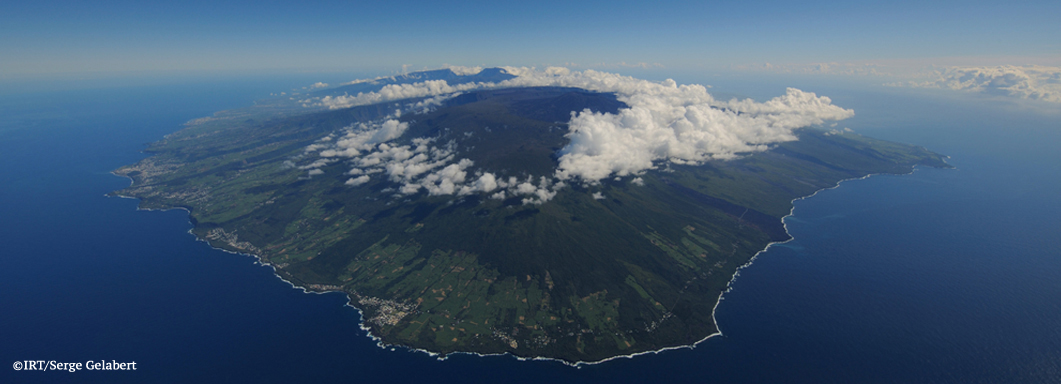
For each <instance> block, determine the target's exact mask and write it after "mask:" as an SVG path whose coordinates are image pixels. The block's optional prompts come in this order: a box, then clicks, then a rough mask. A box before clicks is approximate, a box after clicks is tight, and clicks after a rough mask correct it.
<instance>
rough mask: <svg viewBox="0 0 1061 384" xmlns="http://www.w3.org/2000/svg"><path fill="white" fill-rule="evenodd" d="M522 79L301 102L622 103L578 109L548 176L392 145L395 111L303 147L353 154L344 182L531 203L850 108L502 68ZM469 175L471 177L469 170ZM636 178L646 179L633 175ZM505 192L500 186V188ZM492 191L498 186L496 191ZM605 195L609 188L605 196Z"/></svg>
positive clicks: (768, 139)
mask: <svg viewBox="0 0 1061 384" xmlns="http://www.w3.org/2000/svg"><path fill="white" fill-rule="evenodd" d="M503 69H504V70H505V71H506V72H507V73H509V74H511V75H515V76H517V77H515V78H513V79H509V80H505V81H502V82H498V83H467V84H460V85H456V86H451V85H449V84H448V83H446V82H445V81H443V80H430V81H423V82H417V83H411V84H392V85H387V86H385V87H383V88H382V89H381V90H380V91H378V92H367V93H359V94H357V95H354V96H350V95H343V96H334V97H333V96H329V97H324V98H321V99H313V100H305V101H304V103H306V104H313V103H316V104H317V105H322V106H327V107H329V108H333V109H334V108H345V107H349V106H354V105H367V104H374V103H379V102H384V101H392V100H399V99H407V98H426V99H424V100H423V101H421V102H420V104H417V105H412V104H411V105H409V107H410V108H409V109H410V110H418V109H421V108H430V107H434V106H440V105H442V102H443V101H445V100H446V99H448V98H450V97H453V96H455V95H457V94H459V93H461V92H466V91H470V90H477V89H497V88H512V87H527V86H562V87H575V88H581V89H586V90H590V91H598V92H610V93H615V94H616V96H617V98H618V99H619V100H620V101H622V102H624V103H626V105H627V106H628V107H627V108H622V109H620V110H619V111H618V113H614V114H612V113H598V112H592V111H589V110H584V111H579V112H576V113H573V114H572V117H571V120H570V121H569V124H568V126H569V132H568V134H567V137H568V138H569V139H570V142H569V144H568V145H567V146H565V147H564V148H563V149H562V150H561V153H560V155H561V156H560V158H559V164H558V166H557V169H556V170H555V171H554V173H553V175H551V177H541V178H540V179H539V180H537V181H536V182H535V180H533V179H527V180H524V181H520V180H517V179H516V178H515V177H509V178H508V179H507V180H505V179H501V178H498V177H497V176H496V175H494V174H491V173H489V172H483V171H482V170H478V171H475V170H474V169H471V167H472V166H473V163H472V162H471V160H468V159H460V158H459V157H458V151H457V150H456V144H455V143H454V142H450V143H447V144H446V145H444V146H435V145H434V144H433V143H432V140H431V139H424V138H417V139H414V140H413V141H412V144H410V145H404V146H395V145H391V144H388V142H389V141H391V140H394V139H396V138H398V137H400V136H401V135H402V134H403V133H404V132H405V130H406V129H407V128H408V123H405V122H401V121H399V120H397V119H395V118H388V119H384V120H382V121H379V122H375V123H371V124H360V125H358V126H356V127H350V128H348V129H347V130H346V131H345V132H344V133H342V134H341V136H338V137H336V138H335V139H334V140H331V139H330V138H331V136H329V139H328V140H321V141H318V142H317V143H314V144H313V145H311V146H310V147H309V148H307V153H310V152H315V151H319V156H321V157H322V158H325V159H328V158H348V159H350V163H351V164H352V165H353V169H352V170H351V171H350V172H349V174H350V175H351V176H357V175H360V176H359V177H357V178H352V179H350V180H348V181H347V184H350V185H359V184H361V183H364V182H367V181H368V176H367V175H368V174H370V173H377V172H386V173H387V175H388V178H389V179H390V180H391V181H392V182H395V183H399V184H401V188H400V189H399V192H400V193H401V194H413V193H417V192H419V191H420V190H427V191H428V193H429V194H431V195H453V194H457V195H467V194H472V193H492V194H491V197H492V198H504V197H505V196H523V197H524V198H523V202H524V203H525V204H531V203H533V204H542V203H544V202H547V201H549V200H550V199H552V198H553V197H555V195H556V193H557V191H558V190H560V189H562V188H563V187H564V186H565V185H566V184H564V181H565V180H572V181H576V182H583V183H588V184H596V183H598V182H599V181H600V180H602V179H604V178H607V177H626V176H629V175H639V174H642V173H644V172H646V171H648V170H650V169H654V168H656V167H658V166H659V165H661V164H663V163H666V162H674V163H679V164H697V163H700V162H703V161H708V160H712V159H730V158H734V157H736V156H738V155H739V154H742V153H749V152H756V151H763V150H766V149H768V148H769V146H770V144H774V143H778V142H784V141H791V140H796V139H797V138H796V136H795V135H794V133H793V131H794V130H795V129H797V128H801V127H805V126H809V125H816V124H822V123H824V122H826V121H831V120H832V121H835V120H842V119H846V118H848V117H851V116H853V115H854V112H853V111H851V110H849V109H844V108H841V107H838V106H835V105H833V104H832V100H830V99H829V98H828V97H824V96H818V95H816V94H814V93H810V92H804V91H801V90H798V89H795V88H789V89H788V90H787V91H786V92H785V94H784V95H781V96H778V97H776V98H773V99H771V100H768V101H765V102H757V101H754V100H750V99H748V100H736V99H733V100H716V99H715V98H714V97H712V96H711V95H710V94H709V93H708V92H707V87H705V86H702V85H695V84H693V85H679V84H677V83H676V82H675V81H673V80H666V81H663V82H652V81H647V80H640V79H635V78H632V77H627V76H621V75H617V74H612V73H606V72H598V71H593V70H585V71H571V70H570V69H567V68H559V67H550V68H546V69H544V70H538V69H534V68H514V67H504V68H503ZM480 70H481V68H472V69H467V70H464V69H454V72H455V73H458V74H461V73H478V71H480ZM469 172H471V173H474V176H471V177H469ZM633 183H634V184H636V185H643V180H642V179H640V178H635V179H634V180H633ZM499 189H500V191H498V190H499ZM495 191H496V192H495ZM600 196H603V195H600Z"/></svg>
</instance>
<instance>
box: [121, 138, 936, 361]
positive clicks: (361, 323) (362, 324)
mask: <svg viewBox="0 0 1061 384" xmlns="http://www.w3.org/2000/svg"><path fill="white" fill-rule="evenodd" d="M945 157H946V158H950V156H945ZM952 168H953V167H952ZM916 171H917V165H916V164H915V165H912V166H911V170H910V172H907V173H902V174H892V173H871V174H867V175H864V176H861V177H852V178H847V179H842V180H839V181H837V182H836V184H835V185H833V186H831V187H826V188H821V189H818V190H816V191H814V192H813V193H811V194H809V195H806V196H801V197H797V198H794V199H792V200H791V201H789V204H790V205H791V207H790V208H789V213H788V214H786V215H785V216H783V217H781V224H782V227H783V228H784V230H785V234H787V235H788V237H789V238H788V239H786V240H783V241H774V242H769V243H767V244H766V246H764V247H763V249H761V250H759V251H757V252H756V253H755V254H754V255H752V257H751V258H750V259H749V260H748V261H747V262H746V263H744V264H743V265H741V266H739V267H737V269H736V270H735V271H734V273H733V275H732V276H731V277H730V280H729V281H728V282H727V283H726V288H725V289H724V290H723V291H722V292H721V293H720V294H719V296H718V299H717V300H716V301H715V305H714V307H712V310H711V320H712V322H713V323H714V327H715V332H714V333H711V334H709V335H707V336H705V337H704V338H702V339H700V340H698V341H696V342H693V343H691V344H684V345H677V346H671V347H664V348H660V349H655V350H649V351H642V352H637V353H632V354H627V355H616V356H611V357H608V358H605V359H601V360H597V361H576V362H570V361H567V360H563V359H557V358H549V357H540V356H536V357H524V356H517V355H514V354H512V353H511V352H503V353H490V354H483V353H477V352H461V351H455V352H450V353H447V354H441V353H438V352H432V351H428V350H425V349H419V348H413V347H409V346H405V345H400V344H387V343H385V342H384V341H383V339H382V338H381V337H379V336H376V335H374V334H373V333H372V329H371V328H370V327H367V326H366V325H365V317H364V312H363V311H362V310H361V308H358V307H357V306H355V305H353V304H352V303H353V297H352V294H351V293H348V292H345V291H340V290H312V289H308V288H306V287H303V286H299V285H296V284H294V283H293V282H291V281H289V280H287V279H285V278H284V277H283V276H281V275H280V273H279V272H278V271H277V269H276V266H274V265H273V264H272V263H269V262H266V261H264V260H262V258H261V256H260V255H256V254H253V253H245V252H238V251H232V250H229V249H224V248H221V247H217V246H214V245H213V244H211V243H210V241H209V240H208V239H205V238H201V237H199V236H198V235H196V234H195V233H194V232H193V230H194V228H195V224H194V223H192V222H191V220H189V224H192V228H189V229H188V231H187V232H188V233H189V234H191V235H192V237H194V238H195V240H196V241H202V242H204V243H206V244H207V246H209V247H210V248H213V249H217V250H221V251H223V252H226V253H230V254H236V255H242V256H250V257H253V258H254V259H255V261H254V264H257V265H261V266H266V267H270V268H272V272H273V275H274V276H276V277H277V278H279V279H280V280H281V281H283V282H285V283H287V284H288V285H290V286H291V287H292V288H295V289H299V290H301V291H302V292H303V293H313V294H328V293H342V294H344V295H345V296H346V304H344V305H345V306H349V307H351V308H354V309H355V310H357V312H358V316H359V317H360V320H359V321H358V327H359V328H360V329H361V330H363V331H365V334H366V335H367V336H368V337H369V338H370V339H372V340H373V341H375V342H376V346H377V347H379V348H382V349H388V348H389V349H391V350H394V349H395V348H403V349H406V350H409V351H414V352H422V353H426V354H427V355H428V356H431V357H435V358H437V359H438V360H440V361H441V360H446V359H447V358H448V357H449V355H452V354H466V355H474V356H477V357H487V356H505V355H510V356H512V357H514V358H515V359H516V360H518V361H556V362H560V363H562V364H564V365H566V366H570V367H574V368H581V367H582V366H583V365H587V366H588V365H596V364H602V363H605V362H608V361H612V360H616V359H620V358H629V359H632V358H634V357H637V356H642V355H647V354H659V353H662V352H666V351H670V350H677V349H695V348H696V346H698V345H699V344H700V343H703V342H705V341H707V340H708V339H710V338H712V337H715V336H722V335H723V333H722V327H721V326H720V325H719V323H718V321H717V319H716V314H717V313H718V306H719V304H721V303H722V301H723V300H724V299H725V294H726V293H728V292H730V291H731V290H732V289H733V282H734V281H736V279H737V277H738V276H740V271H741V270H742V269H745V268H747V267H750V266H751V265H752V264H753V263H754V262H755V259H757V258H758V257H759V255H760V254H762V253H763V252H766V251H768V250H769V249H770V247H772V246H774V245H776V244H785V243H788V242H790V241H792V240H795V237H794V236H792V234H791V233H790V232H789V231H788V223H786V222H785V219H787V218H788V217H791V216H794V214H795V202H796V201H798V200H803V199H808V198H811V197H814V196H816V195H818V193H819V192H822V191H825V190H831V189H835V188H839V187H840V185H841V184H842V183H844V182H845V181H851V180H863V179H867V178H869V177H870V176H875V175H881V174H888V175H896V176H904V175H909V174H912V173H914V172H916ZM110 173H111V174H112V175H115V176H120V177H125V178H127V179H129V180H130V186H132V185H133V184H135V180H134V179H133V178H132V177H129V176H126V175H119V174H117V173H114V172H113V171H112V172H110ZM105 196H107V197H119V198H124V199H136V200H141V201H142V199H140V198H137V197H132V196H125V195H121V194H117V193H114V192H111V193H107V194H105ZM173 209H181V210H184V211H185V212H187V213H188V214H189V218H190V214H191V211H190V210H188V209H187V208H185V207H169V208H157V209H156V208H141V207H140V204H139V203H137V207H136V210H138V211H168V210H173Z"/></svg>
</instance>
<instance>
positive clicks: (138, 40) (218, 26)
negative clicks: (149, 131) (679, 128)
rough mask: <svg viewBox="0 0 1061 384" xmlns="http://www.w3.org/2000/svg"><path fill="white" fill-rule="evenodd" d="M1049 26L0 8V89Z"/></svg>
mask: <svg viewBox="0 0 1061 384" xmlns="http://www.w3.org/2000/svg"><path fill="white" fill-rule="evenodd" d="M1058 15H1061V2H1058V1H1026V2H1016V3H1013V2H1002V1H993V2H975V1H948V2H924V1H915V2H875V3H873V4H863V2H853V1H802V2H778V1H719V2H707V1H671V2H647V1H636V2H623V1H584V2H573V1H552V0H545V1H532V2H528V1H520V2H508V1H464V2H459V3H451V4H447V3H444V2H438V1H401V0H399V1H388V2H381V1H373V2H362V1H334V2H333V1H307V2H292V1H255V2H232V1H182V2H139V1H136V2H134V1H99V2H74V1H36V2H28V1H23V2H8V3H6V4H5V5H4V7H3V12H0V80H3V79H28V78H48V77H55V76H63V75H69V74H99V75H114V74H129V73H143V72H148V73H155V72H182V71H185V72H187V71H198V72H218V73H221V72H237V73H239V72H246V71H289V72H291V71H293V72H314V71H344V70H351V69H356V70H362V71H378V72H381V73H382V72H394V71H396V70H400V69H401V68H403V66H405V68H413V69H421V68H438V67H441V66H444V65H465V66H499V65H512V66H538V67H544V66H548V65H563V66H568V67H572V68H597V69H610V68H611V69H614V68H627V67H633V66H642V67H646V68H666V69H669V70H679V71H680V70H686V71H696V70H719V69H733V68H760V69H761V68H770V69H776V68H779V67H782V68H783V67H786V66H813V65H816V64H817V63H833V64H834V67H835V65H837V64H839V65H840V66H841V67H842V66H844V65H865V64H872V65H883V66H925V65H951V66H955V65H957V66H980V65H1003V64H1006V65H1048V66H1061V23H1059V22H1057V18H1058Z"/></svg>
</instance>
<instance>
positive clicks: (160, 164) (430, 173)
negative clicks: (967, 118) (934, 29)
mask: <svg viewBox="0 0 1061 384" xmlns="http://www.w3.org/2000/svg"><path fill="white" fill-rule="evenodd" d="M509 72H511V71H505V70H498V69H491V70H482V71H480V72H478V73H475V74H458V73H456V72H454V71H450V70H442V71H428V72H419V73H414V74H410V75H404V76H396V77H390V78H383V79H376V80H375V81H366V82H359V83H354V84H350V85H347V86H346V87H347V88H345V89H339V90H338V91H336V90H331V91H330V92H331V93H330V94H328V95H317V96H314V95H312V94H309V95H303V96H299V97H285V98H278V99H275V100H272V101H269V100H266V101H263V102H259V103H258V104H256V105H255V106H253V107H249V108H244V109H239V110H232V111H223V112H219V113H218V114H216V115H215V116H212V117H208V118H202V119H197V120H193V121H191V122H189V123H188V124H187V125H186V127H184V128H183V129H182V130H180V131H177V132H175V133H173V134H170V135H168V136H166V137H165V138H164V139H162V140H160V141H158V142H156V143H153V144H150V145H149V146H148V148H147V149H146V152H147V153H148V154H149V155H150V156H149V157H147V158H144V159H143V160H141V161H140V162H138V163H136V164H133V165H129V166H126V167H122V168H120V169H118V170H116V171H114V173H115V174H117V175H121V176H125V177H128V178H130V179H132V183H131V185H130V186H129V187H128V188H125V189H122V190H120V191H115V192H113V194H114V195H117V196H125V197H133V198H137V199H140V203H139V204H140V207H141V208H143V209H173V208H182V209H186V210H187V211H188V213H189V217H190V220H191V223H192V224H193V228H192V230H191V231H192V233H193V234H195V236H197V237H199V238H201V239H203V240H205V241H208V242H209V244H210V245H212V246H214V247H217V248H220V249H224V250H228V251H231V252H238V253H243V254H248V255H253V256H254V257H257V258H259V259H260V261H261V262H262V263H265V264H268V265H271V266H273V267H274V268H275V271H276V274H277V275H278V276H280V277H281V278H283V279H284V280H286V281H288V282H290V283H291V284H293V285H295V286H297V287H301V288H304V289H306V290H309V291H315V292H328V291H334V292H342V293H344V294H346V295H348V297H349V300H350V305H352V306H354V307H356V308H357V309H359V310H360V311H361V313H362V327H363V328H365V329H367V330H368V331H369V333H370V334H371V335H372V336H373V337H375V338H378V340H379V342H380V344H381V345H386V346H404V347H408V348H412V349H417V350H423V351H428V352H431V353H437V354H440V355H441V356H445V355H446V354H450V353H456V352H466V353H478V354H503V353H509V354H512V355H515V356H518V357H520V358H544V359H557V360H561V361H564V362H567V363H572V364H574V363H580V362H597V361H602V360H607V359H610V358H613V357H616V356H629V355H635V354H638V353H645V352H651V351H658V350H662V349H667V348H674V347H681V346H689V345H694V344H695V343H697V342H700V341H702V340H704V339H706V338H708V337H710V336H712V335H716V334H718V325H717V324H716V322H715V319H714V310H715V307H716V305H717V304H718V302H719V300H720V298H721V296H722V295H723V293H724V292H725V291H726V290H727V288H728V286H729V283H730V281H731V280H732V279H733V277H734V276H735V274H736V272H737V270H738V269H739V268H741V267H742V266H744V265H746V264H747V263H749V262H750V261H751V260H752V259H753V258H754V257H755V256H756V254H757V253H759V252H760V251H762V250H764V249H765V248H766V247H767V246H768V245H769V244H771V243H775V242H782V241H786V240H788V239H789V235H788V233H787V232H786V230H785V227H784V224H783V222H782V219H783V218H784V217H785V216H786V215H788V214H789V213H790V212H791V209H792V201H793V200H794V199H798V198H801V197H805V196H808V195H811V194H813V193H815V192H816V191H819V190H821V189H824V188H831V187H834V186H836V185H837V183H838V182H840V181H842V180H845V179H852V178H860V177H864V176H866V175H870V174H880V173H887V174H904V173H909V172H911V171H912V169H913V167H914V166H917V165H924V166H931V167H948V166H947V164H946V163H945V162H944V156H942V155H939V154H937V153H933V152H931V151H929V150H927V149H925V148H922V147H918V146H914V145H907V144H899V143H893V142H886V141H881V140H875V139H871V138H868V137H864V136H861V135H858V134H855V133H852V132H848V131H845V130H837V129H826V128H813V127H805V128H798V129H793V130H792V131H791V132H792V135H794V137H793V139H789V140H784V141H779V142H776V143H772V144H769V145H764V146H761V147H757V148H758V149H756V150H752V151H747V152H740V153H736V154H735V155H733V156H728V157H726V158H717V159H714V158H712V159H706V160H703V161H683V160H681V159H663V160H657V161H655V162H654V163H653V166H652V167H650V168H646V169H642V170H640V171H637V172H632V173H626V174H622V172H620V173H611V174H608V176H607V177H602V178H599V179H595V180H594V179H580V178H576V177H569V178H563V177H562V176H557V175H558V174H559V173H558V172H557V170H558V169H559V168H558V167H560V163H561V162H562V161H566V160H564V159H565V158H564V157H563V156H564V154H565V153H567V152H565V151H567V149H566V148H568V146H569V145H570V144H571V140H572V136H571V132H570V129H569V128H570V127H569V124H570V123H571V120H572V119H573V116H575V115H577V114H579V113H582V114H589V115H593V116H610V115H614V114H617V113H620V111H621V110H623V109H624V108H628V103H626V102H624V101H623V100H622V98H620V97H617V96H616V94H615V93H609V92H600V91H595V90H587V89H583V88H578V87H571V86H533V85H532V86H514V87H499V86H474V85H475V84H498V82H501V81H506V80H510V79H513V78H515V77H516V76H514V75H512V74H510V73H509ZM431 81H436V82H438V81H441V82H444V83H438V84H445V86H447V87H455V88H457V89H456V90H453V92H450V93H447V95H448V96H446V97H445V98H439V97H437V95H435V94H428V95H423V94H413V95H411V96H410V97H403V98H392V99H386V98H378V99H376V100H369V101H363V102H350V103H348V104H349V106H347V105H343V104H341V103H338V104H337V103H335V101H337V100H338V101H343V102H346V100H353V98H354V97H360V99H357V100H368V99H370V98H369V97H368V96H371V95H377V94H378V93H371V92H374V90H376V91H378V90H380V89H383V88H384V87H386V86H388V85H402V84H432V83H430V82H431ZM462 84H464V85H468V86H465V87H463V88H461V87H459V86H460V85H462ZM469 84H470V85H469ZM402 96H406V95H402ZM371 101H378V102H371ZM314 103H316V104H314ZM329 103H330V104H329ZM718 108H721V109H725V107H718ZM721 109H720V110H721ZM723 112H726V113H730V114H731V115H733V116H739V115H740V114H741V113H747V112H742V111H739V110H734V111H723Z"/></svg>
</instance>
